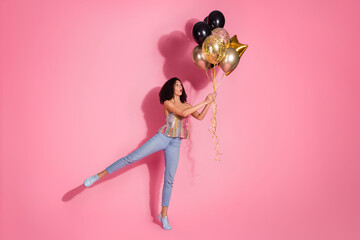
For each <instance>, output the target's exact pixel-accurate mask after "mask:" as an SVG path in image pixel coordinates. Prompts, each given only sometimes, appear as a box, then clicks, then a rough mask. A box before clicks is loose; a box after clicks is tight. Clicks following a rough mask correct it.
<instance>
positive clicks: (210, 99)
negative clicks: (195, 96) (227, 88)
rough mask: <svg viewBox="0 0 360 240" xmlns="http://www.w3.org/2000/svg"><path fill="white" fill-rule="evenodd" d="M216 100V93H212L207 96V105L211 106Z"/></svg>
mask: <svg viewBox="0 0 360 240" xmlns="http://www.w3.org/2000/svg"><path fill="white" fill-rule="evenodd" d="M215 98H216V92H212V93H210V94H208V95H207V96H206V98H205V103H206V104H209V103H211V102H213V101H214V100H215Z"/></svg>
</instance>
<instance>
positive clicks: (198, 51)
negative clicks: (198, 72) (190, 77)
mask: <svg viewBox="0 0 360 240" xmlns="http://www.w3.org/2000/svg"><path fill="white" fill-rule="evenodd" d="M193 61H194V63H195V65H196V66H198V67H199V68H201V69H202V70H207V69H208V68H210V66H211V63H209V62H208V61H206V60H205V58H204V55H203V53H202V48H201V46H200V45H197V46H196V47H195V48H194V50H193Z"/></svg>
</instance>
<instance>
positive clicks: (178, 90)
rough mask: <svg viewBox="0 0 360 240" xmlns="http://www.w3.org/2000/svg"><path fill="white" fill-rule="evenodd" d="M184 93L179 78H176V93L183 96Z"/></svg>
mask: <svg viewBox="0 0 360 240" xmlns="http://www.w3.org/2000/svg"><path fill="white" fill-rule="evenodd" d="M182 93H183V87H182V84H181V82H180V81H179V80H176V82H175V84H174V95H177V96H181V95H182Z"/></svg>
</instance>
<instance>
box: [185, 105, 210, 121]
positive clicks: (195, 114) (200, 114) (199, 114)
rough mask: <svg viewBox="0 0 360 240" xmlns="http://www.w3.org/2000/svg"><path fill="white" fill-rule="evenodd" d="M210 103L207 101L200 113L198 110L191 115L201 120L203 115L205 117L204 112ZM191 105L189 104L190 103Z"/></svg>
mask: <svg viewBox="0 0 360 240" xmlns="http://www.w3.org/2000/svg"><path fill="white" fill-rule="evenodd" d="M189 105H190V104H189ZM210 105H211V104H210V103H208V104H206V106H205V107H204V109H203V110H202V111H201V113H199V112H197V111H196V112H194V113H193V114H192V116H193V117H194V118H196V119H198V120H203V119H204V117H205V115H206V113H207V112H208V110H209V108H210ZM190 106H191V105H190Z"/></svg>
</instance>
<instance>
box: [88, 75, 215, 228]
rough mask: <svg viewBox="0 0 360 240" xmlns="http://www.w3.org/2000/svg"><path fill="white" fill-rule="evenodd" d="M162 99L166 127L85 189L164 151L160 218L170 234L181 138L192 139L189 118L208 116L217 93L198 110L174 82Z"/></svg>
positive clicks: (169, 83)
mask: <svg viewBox="0 0 360 240" xmlns="http://www.w3.org/2000/svg"><path fill="white" fill-rule="evenodd" d="M159 96H160V103H161V104H163V105H164V113H165V116H166V123H165V125H164V126H162V127H161V128H160V129H159V130H158V132H157V133H156V134H155V135H154V136H153V137H152V138H150V139H149V140H148V141H147V142H146V143H144V144H143V145H142V146H140V147H139V148H138V149H137V150H135V151H134V152H132V153H130V154H129V155H127V156H125V157H123V158H121V159H119V160H118V161H116V162H114V163H113V164H111V165H110V166H108V167H107V168H106V169H105V170H103V171H102V172H99V173H98V174H96V175H94V176H91V177H89V178H87V179H86V180H85V182H84V186H85V187H90V186H91V185H92V184H93V183H94V182H96V181H97V180H99V179H100V178H102V177H104V176H105V175H106V174H111V173H113V172H115V171H116V170H119V169H121V168H123V167H125V166H127V165H129V164H131V163H134V162H136V161H138V160H140V159H142V158H144V157H146V156H148V155H150V154H152V153H154V152H157V151H160V150H164V153H165V154H164V155H165V174H164V187H163V192H162V204H161V205H162V210H161V213H160V214H159V216H158V218H159V220H160V222H161V224H162V226H163V228H164V229H167V230H170V229H171V226H170V224H169V220H168V218H167V210H168V207H169V202H170V196H171V191H172V187H173V182H174V176H175V172H176V169H177V165H178V161H179V151H180V142H181V139H182V138H189V130H188V123H187V117H188V116H189V115H192V116H193V117H195V118H196V119H199V120H202V119H203V118H204V117H205V115H206V113H207V112H208V110H209V107H210V105H211V102H212V101H213V100H214V99H215V97H216V93H210V94H209V95H207V97H206V99H205V100H204V101H202V102H201V103H199V104H197V105H196V106H191V105H190V104H189V103H187V102H186V98H187V96H186V93H185V89H184V87H183V85H182V83H181V81H180V80H179V79H178V78H171V79H169V80H168V81H167V82H166V83H165V84H164V85H163V86H162V88H161V90H160V93H159ZM201 108H203V109H202V111H201V112H200V113H199V112H198V110H199V109H201Z"/></svg>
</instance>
